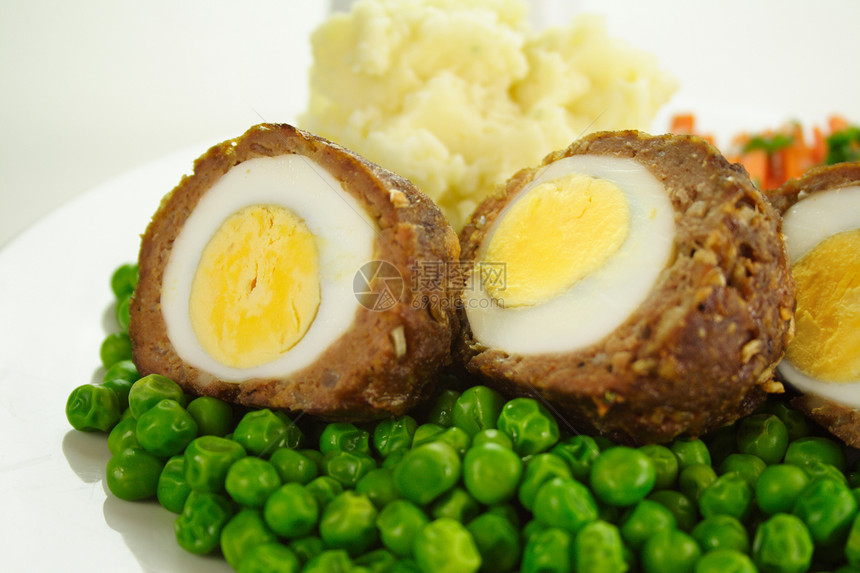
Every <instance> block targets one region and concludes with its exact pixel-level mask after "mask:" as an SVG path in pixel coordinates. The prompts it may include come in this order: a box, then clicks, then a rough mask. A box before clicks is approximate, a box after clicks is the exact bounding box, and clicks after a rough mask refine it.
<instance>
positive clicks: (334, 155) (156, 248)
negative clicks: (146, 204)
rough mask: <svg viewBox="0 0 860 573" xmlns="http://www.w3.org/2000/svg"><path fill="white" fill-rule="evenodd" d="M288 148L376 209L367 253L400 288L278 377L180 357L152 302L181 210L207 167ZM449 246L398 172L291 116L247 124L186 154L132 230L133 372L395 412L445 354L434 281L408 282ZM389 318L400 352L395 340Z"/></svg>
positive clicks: (267, 396)
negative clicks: (217, 368)
mask: <svg viewBox="0 0 860 573" xmlns="http://www.w3.org/2000/svg"><path fill="white" fill-rule="evenodd" d="M291 153H295V154H301V155H304V156H307V157H309V158H311V159H313V160H314V161H316V162H317V163H318V164H319V165H321V166H322V167H324V168H325V169H326V170H328V171H329V172H330V173H331V175H332V176H333V177H334V178H335V179H337V180H338V181H341V182H342V183H343V185H344V188H345V189H346V190H347V191H348V192H349V193H350V194H352V195H353V196H354V197H355V198H356V200H357V201H358V202H359V204H360V205H362V206H363V207H364V208H365V209H366V211H367V213H368V214H370V215H371V217H372V218H373V219H375V220H376V222H377V224H378V227H379V233H378V237H377V239H376V243H375V245H374V255H375V258H376V259H378V260H383V261H388V262H389V263H391V264H393V265H395V266H396V267H397V269H398V270H399V271H400V273H401V276H402V277H403V278H404V281H403V282H404V291H403V294H402V296H401V297H400V300H399V301H398V302H397V304H396V305H394V306H393V307H392V308H390V309H388V310H384V311H372V310H368V309H365V308H360V309H359V311H358V312H357V313H356V316H355V322H354V325H353V327H352V329H351V330H349V331H348V332H346V333H345V334H343V335H342V336H341V337H340V338H338V339H337V340H334V341H332V344H331V346H329V348H328V349H327V350H326V351H325V352H324V353H323V354H322V356H321V357H320V359H319V360H318V361H317V362H316V363H314V364H313V365H311V366H309V367H307V368H305V369H303V370H301V371H299V372H296V373H294V374H293V375H290V376H289V377H288V378H286V379H277V380H269V379H266V380H263V379H254V380H247V381H245V382H242V383H239V384H235V383H228V382H224V381H221V380H218V379H216V378H215V377H213V376H212V375H210V374H209V373H206V372H203V371H201V370H198V369H197V368H194V367H192V366H190V365H188V364H186V363H185V362H183V360H182V359H181V358H180V357H179V356H178V355H177V354H176V351H175V350H174V347H173V345H172V344H171V342H170V340H169V339H168V336H167V332H166V328H165V324H164V320H163V317H162V313H161V305H160V297H161V281H162V277H163V273H164V269H165V265H166V264H167V261H168V259H169V257H170V254H171V248H172V245H173V241H174V240H175V239H176V237H177V235H178V234H179V232H180V230H181V229H182V227H183V224H184V223H185V221H186V219H187V218H188V216H189V214H190V213H191V211H192V210H193V209H194V207H195V205H196V204H197V202H198V201H199V199H200V198H201V197H202V196H203V195H204V194H205V193H206V192H207V190H208V189H209V188H210V187H211V186H212V185H213V184H214V183H215V181H217V180H218V178H219V177H221V176H222V175H223V174H225V173H226V172H227V171H228V170H229V169H230V168H232V167H233V166H235V165H237V164H239V163H241V162H243V161H246V160H248V159H252V158H255V157H267V156H276V155H281V154H291ZM458 254H459V244H458V242H457V236H456V233H455V232H454V231H453V229H452V228H451V227H450V225H448V223H447V221H446V220H445V218H444V216H443V215H442V213H441V211H440V210H439V209H438V207H436V206H435V205H434V204H433V203H432V201H430V200H429V199H428V198H427V197H426V196H424V195H423V194H422V193H421V192H420V191H418V189H416V188H415V186H414V185H412V184H411V183H410V182H409V181H407V180H406V179H404V178H402V177H399V176H397V175H395V174H393V173H391V172H389V171H386V170H384V169H382V168H381V167H379V166H377V165H374V164H372V163H370V162H368V161H366V160H364V159H363V158H361V157H359V156H358V155H356V154H355V153H352V152H350V151H348V150H346V149H343V148H342V147H340V146H338V145H336V144H334V143H332V142H329V141H327V140H324V139H322V138H319V137H316V136H314V135H312V134H309V133H307V132H304V131H301V130H299V129H296V128H294V127H292V126H289V125H283V124H265V125H258V126H255V127H252V128H251V129H249V130H248V131H247V132H246V133H245V134H243V135H242V136H241V137H238V138H236V139H234V140H231V141H226V142H223V143H221V144H219V145H216V146H214V147H212V148H211V149H210V150H209V151H208V152H206V153H205V154H204V155H203V156H202V157H200V158H199V159H197V161H196V162H195V164H194V173H193V175H190V176H186V177H184V178H183V179H182V181H181V182H180V183H179V185H178V186H177V187H176V188H175V189H174V190H173V191H172V192H171V193H170V194H168V195H167V196H166V197H165V198H164V199H163V200H162V202H161V206H160V207H159V209H158V212H157V213H156V214H155V215H154V217H153V218H152V221H151V222H150V224H149V226H148V228H147V230H146V234H145V235H143V239H142V243H141V249H140V258H139V264H140V282H139V284H138V287H137V290H136V292H135V295H134V299H133V302H132V305H131V325H130V327H129V334H130V336H131V339H132V343H133V349H134V361H135V363H136V364H137V367H138V369H139V370H140V372H141V374H148V373H153V372H155V373H159V374H162V375H165V376H168V377H170V378H172V379H174V380H176V381H177V382H178V383H179V384H181V385H182V386H183V388H185V389H186V390H188V391H191V392H194V393H198V394H205V395H210V396H216V397H219V398H222V399H226V400H229V401H233V402H236V403H240V404H245V405H250V406H259V407H272V408H283V409H290V410H300V411H304V412H308V413H311V414H316V415H320V416H323V417H327V418H329V419H341V420H362V419H371V418H376V417H379V416H384V415H391V414H394V415H398V414H402V413H404V412H406V411H407V410H408V409H409V408H411V407H412V406H413V405H415V404H416V403H417V402H418V401H419V399H420V398H421V397H422V395H423V394H424V393H426V392H427V391H429V389H430V381H431V380H432V378H433V376H434V373H435V372H436V371H437V370H438V369H439V368H440V367H441V366H443V365H444V364H445V363H446V362H447V361H449V359H450V346H451V341H452V338H453V336H454V333H455V332H456V330H457V325H458V322H457V317H456V314H455V312H454V310H453V305H452V304H449V303H450V300H449V298H448V297H449V293H448V291H447V290H445V286H446V285H441V286H440V285H435V284H434V285H427V286H424V287H423V288H425V289H429V288H431V287H432V289H433V291H432V292H425V291H422V290H413V288H412V287H413V286H415V285H413V284H412V282H413V281H411V280H410V277H411V276H412V273H413V271H414V269H415V268H416V265H419V264H421V263H422V262H425V261H449V260H456V259H457V257H458ZM418 286H419V287H420V286H421V285H420V284H419V285H418ZM440 289H442V290H440ZM423 294H428V295H435V296H431V297H430V304H429V305H426V306H425V307H419V308H413V306H412V302H413V300H415V299H416V298H418V299H419V300H420V297H421V296H422V295H423ZM400 329H402V332H403V335H404V338H403V339H402V340H401V342H402V341H405V354H404V353H403V352H402V351H403V350H404V349H403V346H402V345H399V344H397V333H398V332H399V330H400ZM398 351H400V352H398ZM398 354H400V356H398Z"/></svg>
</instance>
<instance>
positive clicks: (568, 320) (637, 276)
mask: <svg viewBox="0 0 860 573" xmlns="http://www.w3.org/2000/svg"><path fill="white" fill-rule="evenodd" d="M674 236H675V223H674V209H673V207H672V204H671V202H670V200H669V197H668V196H667V194H666V192H665V189H664V187H663V185H661V184H660V182H659V181H658V180H657V179H656V178H655V177H654V175H653V174H652V173H651V172H650V171H649V170H648V169H647V168H645V167H644V166H643V165H642V164H640V163H638V162H636V161H635V160H634V159H630V158H619V157H607V156H596V155H576V156H572V157H566V158H563V159H560V160H558V161H555V162H553V163H550V164H549V165H547V166H546V167H544V168H543V169H542V170H541V171H540V172H539V173H538V174H537V175H536V176H535V178H534V179H533V180H532V181H531V182H530V183H529V184H528V185H525V186H524V187H523V189H522V190H521V191H520V192H519V193H518V194H517V196H516V197H514V198H513V199H512V200H511V201H510V202H509V203H508V204H507V205H506V206H505V207H504V209H503V210H502V211H501V212H500V213H499V215H498V217H497V218H496V220H495V221H494V223H493V225H492V226H491V227H490V229H489V230H488V231H487V235H486V238H485V239H484V241H483V243H482V246H481V248H480V250H479V251H478V254H477V257H476V259H475V264H474V269H473V276H472V279H471V280H470V281H469V285H468V286H469V288H468V289H467V290H466V293H465V298H464V301H465V304H464V307H465V310H466V314H467V316H468V320H469V324H470V326H471V328H472V332H473V334H474V337H475V339H476V340H479V341H480V342H482V343H484V344H486V345H488V346H491V347H493V348H498V349H500V350H504V351H505V352H509V353H517V354H535V353H547V352H565V351H572V350H577V349H580V348H583V347H585V346H588V345H589V344H592V343H594V342H596V341H598V340H600V339H602V338H603V337H605V336H606V335H608V334H609V333H611V332H612V331H613V330H615V329H616V328H617V327H618V325H619V324H621V323H622V322H624V321H625V320H626V319H627V318H628V317H629V316H630V314H631V313H632V312H633V311H634V310H635V309H636V308H637V307H638V306H639V305H640V304H641V303H642V301H643V300H645V298H646V297H647V296H648V293H649V292H650V291H651V289H652V287H653V286H654V283H655V281H656V280H657V278H658V276H659V275H660V273H661V271H662V270H663V269H664V268H665V267H666V265H667V264H668V263H669V261H670V260H671V257H672V253H673V239H674Z"/></svg>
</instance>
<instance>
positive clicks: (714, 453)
mask: <svg viewBox="0 0 860 573" xmlns="http://www.w3.org/2000/svg"><path fill="white" fill-rule="evenodd" d="M704 440H705V444H706V445H707V446H708V452H709V453H710V456H711V464H710V465H712V466H717V467H718V466H719V465H720V464H721V463H723V460H725V459H726V457H727V456H728V455H729V454H736V453H738V440H737V426H736V424H729V425H726V426H722V427H720V428H717V429H716V430H714V431H713V432H711V433H710V434H708V435H707V436H706V437H705V438H704Z"/></svg>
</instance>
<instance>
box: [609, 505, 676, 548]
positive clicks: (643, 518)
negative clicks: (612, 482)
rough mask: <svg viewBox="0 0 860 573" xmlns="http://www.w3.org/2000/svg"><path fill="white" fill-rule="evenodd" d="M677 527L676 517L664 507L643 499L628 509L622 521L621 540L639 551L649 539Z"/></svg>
mask: <svg viewBox="0 0 860 573" xmlns="http://www.w3.org/2000/svg"><path fill="white" fill-rule="evenodd" d="M676 525H677V523H676V521H675V516H674V515H673V514H672V512H671V511H669V510H668V509H666V508H665V507H664V506H663V505H661V504H659V503H657V502H656V501H652V500H650V499H643V500H641V501H639V502H637V503H636V505H634V506H632V507H631V508H630V509H628V510H627V511H626V512H625V513H624V516H623V517H622V520H621V538H622V539H623V540H624V542H625V543H626V544H627V546H628V547H630V549H632V550H634V551H637V552H638V551H639V550H640V549H642V546H643V545H644V544H645V542H646V541H647V540H648V538H649V537H651V536H652V535H654V534H655V533H657V532H658V531H663V530H664V529H673V528H674V527H675V526H676Z"/></svg>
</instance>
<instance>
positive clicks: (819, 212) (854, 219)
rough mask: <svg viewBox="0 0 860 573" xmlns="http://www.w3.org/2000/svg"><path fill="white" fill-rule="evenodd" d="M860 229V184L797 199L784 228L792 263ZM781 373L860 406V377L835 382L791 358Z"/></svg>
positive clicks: (805, 387)
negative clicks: (800, 367) (832, 239)
mask: <svg viewBox="0 0 860 573" xmlns="http://www.w3.org/2000/svg"><path fill="white" fill-rule="evenodd" d="M854 229H860V186H856V185H855V186H851V187H842V188H837V189H828V190H826V191H821V192H818V193H813V194H811V195H809V196H806V197H804V198H803V199H801V200H800V201H798V202H797V203H795V204H794V205H793V206H792V207H791V208H789V209H788V211H786V212H785V215H784V216H783V225H782V232H783V234H784V235H785V246H786V250H787V252H788V257H789V259H790V260H791V263H792V264H794V263H796V262H797V261H798V260H800V259H801V258H802V257H803V256H804V255H805V254H807V253H808V252H809V251H811V250H812V249H814V248H815V246H816V245H818V244H819V243H821V242H822V241H824V240H825V239H827V238H828V237H831V236H833V235H835V234H837V233H842V232H844V231H851V230H854ZM777 370H778V371H779V373H780V375H781V376H782V377H783V378H784V379H785V380H787V381H788V382H789V383H790V384H791V385H792V386H794V387H795V388H796V389H797V390H799V391H801V392H803V393H809V394H816V395H818V396H821V397H822V398H827V399H829V400H832V401H834V402H838V403H840V404H844V405H846V406H851V407H853V408H860V380H856V381H851V382H831V381H827V380H820V379H818V378H814V377H812V376H809V375H808V374H805V373H803V372H801V371H800V370H798V369H797V368H796V367H795V366H794V365H793V364H792V363H791V362H790V361H789V360H788V359H787V358H786V359H783V360H782V361H781V362H780V363H779V365H778V366H777Z"/></svg>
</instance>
